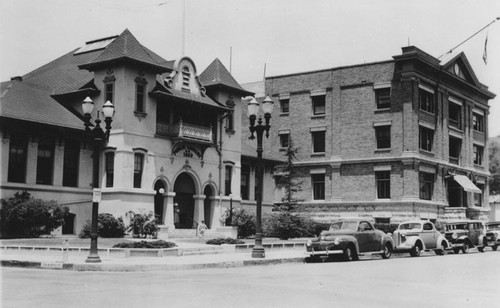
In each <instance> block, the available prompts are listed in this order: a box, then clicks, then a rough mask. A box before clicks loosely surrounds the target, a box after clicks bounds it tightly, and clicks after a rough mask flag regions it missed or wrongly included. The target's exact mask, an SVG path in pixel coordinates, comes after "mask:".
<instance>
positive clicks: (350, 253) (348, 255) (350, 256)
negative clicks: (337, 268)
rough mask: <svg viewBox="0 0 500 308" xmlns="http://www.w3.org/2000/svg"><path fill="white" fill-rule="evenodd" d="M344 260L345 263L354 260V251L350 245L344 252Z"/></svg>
mask: <svg viewBox="0 0 500 308" xmlns="http://www.w3.org/2000/svg"><path fill="white" fill-rule="evenodd" d="M344 260H346V261H354V260H356V249H355V248H354V247H353V246H352V245H348V246H347V247H346V249H345V250H344Z"/></svg>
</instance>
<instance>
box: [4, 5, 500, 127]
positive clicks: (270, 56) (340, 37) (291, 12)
mask: <svg viewBox="0 0 500 308" xmlns="http://www.w3.org/2000/svg"><path fill="white" fill-rule="evenodd" d="M183 12H184V13H183ZM183 16H185V18H183ZM497 17H500V1H498V0H419V1H414V0H411V1H407V0H43V1H41V0H0V80H1V81H6V80H9V79H10V78H11V77H13V76H22V75H24V74H26V73H28V72H30V71H32V70H33V69H36V68H37V67H40V66H42V65H43V64H46V63H48V62H50V61H51V60H54V59H56V58H57V57H59V56H62V55H63V54H66V53H68V52H69V51H71V50H74V49H76V48H78V47H81V46H83V45H84V44H85V42H87V41H91V40H95V39H99V38H104V37H108V36H112V35H118V34H120V33H121V32H123V30H125V29H129V30H130V31H131V32H132V34H133V35H134V36H135V37H136V38H137V39H138V40H139V42H140V43H141V44H143V45H144V46H146V47H148V48H149V49H151V50H153V51H154V52H156V53H157V54H159V55H160V56H162V57H163V58H165V59H167V60H174V59H177V58H179V57H181V56H182V55H185V56H189V57H191V58H192V59H193V60H194V62H195V63H196V65H197V70H198V73H201V72H202V71H203V70H204V69H205V68H206V67H207V66H208V65H209V64H210V63H211V62H212V61H213V60H214V59H215V58H219V59H220V60H221V61H222V62H223V64H224V65H225V66H226V67H227V68H228V69H230V70H231V73H232V74H233V76H234V77H235V79H236V80H237V81H238V82H239V83H247V82H252V81H259V80H262V79H263V76H264V74H265V75H266V76H276V75H282V74H289V73H298V72H304V71H311V70H318V69H327V68H333V67H338V66H345V65H353V64H360V63H369V62H375V61H384V60H390V59H392V56H395V55H399V54H401V47H404V46H408V45H413V46H416V47H418V48H420V49H422V50H423V51H425V52H427V53H429V54H430V55H432V56H434V57H436V58H437V57H439V56H441V55H443V54H445V53H446V52H448V51H449V50H450V49H452V48H453V47H455V46H457V45H459V44H460V43H461V42H463V41H464V40H466V39H467V38H469V37H470V36H471V35H473V34H474V33H476V32H477V31H479V30H480V29H482V28H483V27H484V26H486V25H488V24H489V23H491V22H492V21H494V20H496V18H497ZM183 19H184V22H183ZM486 37H488V44H487V55H488V57H487V64H485V63H484V61H483V59H482V56H483V52H484V49H485V40H486ZM462 51H463V52H464V53H465V55H466V56H467V58H468V60H469V62H470V64H471V66H472V68H473V70H474V72H475V74H476V76H477V77H478V79H479V81H480V82H481V83H483V84H485V85H487V86H489V90H490V91H491V92H493V93H496V94H498V95H500V20H499V21H497V22H495V23H493V24H491V25H490V26H489V27H488V28H486V29H485V30H483V31H481V32H480V33H479V34H477V35H476V36H474V37H473V38H471V39H470V40H468V41H467V42H465V43H464V44H463V45H461V46H460V47H458V48H457V49H455V50H454V52H455V53H456V52H462ZM264 68H265V69H264ZM490 106H491V108H490V115H489V130H490V136H498V135H500V97H497V98H495V99H493V100H491V101H490Z"/></svg>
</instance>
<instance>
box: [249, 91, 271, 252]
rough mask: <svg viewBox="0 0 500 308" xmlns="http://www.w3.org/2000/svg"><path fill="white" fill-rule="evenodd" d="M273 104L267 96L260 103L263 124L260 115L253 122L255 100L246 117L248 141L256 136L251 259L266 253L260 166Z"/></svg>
mask: <svg viewBox="0 0 500 308" xmlns="http://www.w3.org/2000/svg"><path fill="white" fill-rule="evenodd" d="M273 106H274V102H273V100H272V99H271V98H270V97H269V95H268V96H266V98H265V99H264V101H263V102H262V111H263V112H264V119H265V121H266V122H265V124H262V115H259V119H258V121H257V125H255V120H257V114H258V113H259V109H260V108H259V107H260V106H259V103H258V102H257V100H256V99H255V98H252V100H251V101H250V102H249V103H248V117H249V119H250V133H251V135H250V139H251V140H253V139H255V136H254V133H255V134H256V135H257V166H256V181H257V191H256V196H255V197H256V200H257V210H256V212H257V223H256V226H255V227H256V230H255V231H256V232H255V245H254V247H253V249H252V258H265V257H266V252H265V250H264V246H262V188H263V182H264V178H263V177H264V176H263V164H262V151H263V149H262V136H263V134H264V131H265V132H266V138H269V128H271V126H270V125H269V121H270V120H271V113H272V112H273Z"/></svg>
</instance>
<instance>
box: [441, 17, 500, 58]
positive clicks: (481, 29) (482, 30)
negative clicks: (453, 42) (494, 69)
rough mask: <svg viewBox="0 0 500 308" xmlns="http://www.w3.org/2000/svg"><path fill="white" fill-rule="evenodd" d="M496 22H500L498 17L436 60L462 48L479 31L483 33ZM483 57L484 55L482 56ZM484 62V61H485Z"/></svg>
mask: <svg viewBox="0 0 500 308" xmlns="http://www.w3.org/2000/svg"><path fill="white" fill-rule="evenodd" d="M497 20H500V17H497V18H495V19H493V21H492V22H490V23H489V24H487V25H486V26H484V27H482V28H481V29H480V30H479V31H477V32H476V33H474V34H473V35H471V36H469V37H468V38H467V39H466V40H464V41H463V42H461V43H460V44H458V45H457V46H455V47H453V48H451V49H450V50H449V51H447V52H445V53H444V54H442V55H440V56H439V57H438V59H440V58H442V57H443V56H444V55H447V54H450V53H452V52H453V50H455V49H457V48H458V47H460V46H462V44H464V43H465V42H467V41H468V40H470V39H471V38H473V37H474V36H476V35H478V34H479V33H480V32H481V31H483V30H484V29H486V28H488V27H489V26H491V25H492V24H493V23H494V22H496V21H497ZM486 39H488V37H486ZM485 48H486V44H485ZM483 57H484V55H483ZM483 59H484V58H483ZM485 62H486V61H485Z"/></svg>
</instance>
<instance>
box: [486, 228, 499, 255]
mask: <svg viewBox="0 0 500 308" xmlns="http://www.w3.org/2000/svg"><path fill="white" fill-rule="evenodd" d="M485 245H486V246H490V247H491V248H492V249H493V250H497V247H498V245H500V221H492V222H488V223H486V236H485Z"/></svg>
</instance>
